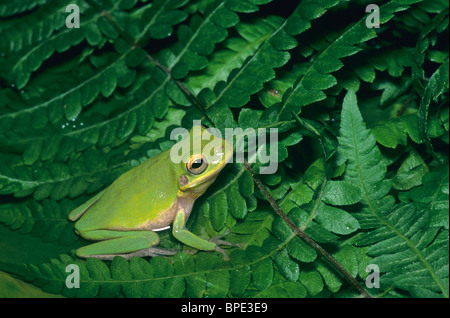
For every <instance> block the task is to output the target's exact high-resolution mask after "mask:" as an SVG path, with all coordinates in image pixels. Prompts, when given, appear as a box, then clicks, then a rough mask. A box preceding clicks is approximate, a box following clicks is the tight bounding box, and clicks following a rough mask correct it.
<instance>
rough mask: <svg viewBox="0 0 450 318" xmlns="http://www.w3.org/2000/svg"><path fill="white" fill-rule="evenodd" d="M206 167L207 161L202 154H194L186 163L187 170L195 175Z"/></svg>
mask: <svg viewBox="0 0 450 318" xmlns="http://www.w3.org/2000/svg"><path fill="white" fill-rule="evenodd" d="M206 168H208V163H207V162H206V159H205V158H203V156H202V155H194V156H192V157H191V158H189V161H188V162H187V163H186V169H187V171H189V172H190V173H192V174H195V175H198V174H201V173H203V172H205V170H206Z"/></svg>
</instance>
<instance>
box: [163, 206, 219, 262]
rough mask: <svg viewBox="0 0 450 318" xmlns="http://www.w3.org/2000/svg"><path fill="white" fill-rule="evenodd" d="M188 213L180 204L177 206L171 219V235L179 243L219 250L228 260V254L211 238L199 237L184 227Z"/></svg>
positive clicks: (202, 248)
mask: <svg viewBox="0 0 450 318" xmlns="http://www.w3.org/2000/svg"><path fill="white" fill-rule="evenodd" d="M188 215H189V214H188V213H187V211H186V210H185V209H184V208H183V207H182V206H181V207H179V209H178V211H177V213H176V215H175V219H174V221H173V229H172V233H173V236H174V237H175V238H176V239H177V240H178V241H180V242H181V243H184V244H186V245H189V246H191V247H193V248H196V249H198V250H202V251H217V252H220V253H222V254H223V256H224V259H225V260H228V254H227V253H226V252H225V250H224V249H222V248H221V247H219V246H218V244H217V243H216V242H214V241H213V240H209V241H208V240H205V239H203V238H200V237H198V236H197V235H195V234H194V233H192V232H190V231H189V230H188V229H186V221H187V216H188Z"/></svg>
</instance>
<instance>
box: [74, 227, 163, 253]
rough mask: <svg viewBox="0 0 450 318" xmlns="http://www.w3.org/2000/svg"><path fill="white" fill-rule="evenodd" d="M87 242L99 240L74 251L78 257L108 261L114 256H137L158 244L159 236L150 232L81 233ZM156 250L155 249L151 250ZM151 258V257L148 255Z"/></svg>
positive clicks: (99, 231)
mask: <svg viewBox="0 0 450 318" xmlns="http://www.w3.org/2000/svg"><path fill="white" fill-rule="evenodd" d="M83 237H84V238H86V239H89V240H100V241H99V242H96V243H93V244H91V245H87V246H83V247H81V248H79V249H78V250H77V251H76V254H77V256H78V257H83V258H88V257H95V258H99V259H105V260H110V259H113V258H114V257H115V256H122V257H125V258H127V259H129V258H131V257H133V256H145V255H138V253H139V252H141V253H142V252H143V251H144V250H147V249H150V250H151V249H152V248H153V246H156V245H158V244H159V236H158V234H156V233H155V232H152V231H114V230H92V231H87V232H85V233H83ZM153 249H156V248H153ZM150 256H151V255H150Z"/></svg>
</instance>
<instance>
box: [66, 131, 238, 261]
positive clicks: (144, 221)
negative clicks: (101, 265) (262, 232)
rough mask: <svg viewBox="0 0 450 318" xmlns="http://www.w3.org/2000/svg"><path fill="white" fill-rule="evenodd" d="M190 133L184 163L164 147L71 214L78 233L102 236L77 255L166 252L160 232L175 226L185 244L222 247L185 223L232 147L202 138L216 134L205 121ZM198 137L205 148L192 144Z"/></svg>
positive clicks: (109, 256) (91, 237)
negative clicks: (206, 126)
mask: <svg viewBox="0 0 450 318" xmlns="http://www.w3.org/2000/svg"><path fill="white" fill-rule="evenodd" d="M189 137H190V138H184V139H183V140H182V141H180V142H179V143H177V144H176V145H175V146H183V145H184V146H186V145H187V146H191V147H189V148H188V149H190V151H189V152H185V153H183V154H182V156H183V160H182V161H181V162H180V163H174V162H173V160H171V152H170V149H168V150H166V151H164V152H161V153H160V154H158V155H156V156H154V157H152V158H150V159H148V160H147V161H145V162H144V163H142V164H140V165H139V166H136V167H134V168H133V169H131V170H129V171H128V172H126V173H125V174H123V175H122V176H120V177H119V178H118V179H117V180H116V181H114V182H113V183H112V184H111V185H110V186H109V187H108V188H106V189H105V190H103V191H101V192H100V193H98V194H97V195H96V196H94V197H93V198H91V199H90V200H89V201H87V202H86V203H84V204H83V205H81V206H80V207H78V208H77V209H75V210H73V211H72V212H71V213H70V214H69V219H70V220H72V221H77V220H78V221H77V222H76V223H75V231H76V233H77V234H79V235H80V236H82V237H83V238H85V239H87V240H93V241H99V242H96V243H93V244H91V245H87V246H83V247H81V248H79V249H78V250H77V251H76V254H77V256H79V257H83V258H87V257H96V258H100V259H112V258H114V257H115V256H117V255H120V256H123V257H125V258H127V259H129V258H131V257H133V256H148V255H150V256H154V255H155V254H158V255H160V254H165V252H164V251H163V250H162V249H158V248H157V247H156V246H157V245H158V244H159V236H158V234H157V233H156V232H157V231H161V230H165V229H167V228H169V227H170V225H172V233H173V236H174V237H175V238H176V239H177V240H179V241H180V242H182V243H183V244H185V245H189V246H191V247H194V248H196V249H198V250H204V251H213V250H217V251H223V250H222V249H221V248H220V247H218V246H217V243H215V242H213V241H211V240H210V241H208V240H205V239H203V238H200V237H198V236H196V235H195V234H193V233H191V232H189V231H188V230H187V229H186V227H185V224H186V221H187V220H188V218H189V215H190V214H191V211H192V207H193V205H194V202H195V200H196V199H197V198H198V197H199V196H201V195H202V194H203V193H204V192H205V191H206V189H207V188H208V187H209V186H210V185H211V184H212V183H213V182H214V181H215V179H216V177H217V175H218V174H219V172H220V171H221V170H222V169H223V168H224V167H225V165H226V164H227V163H228V162H229V161H230V159H231V157H232V155H233V146H232V144H231V143H229V142H228V141H227V140H225V139H222V138H218V137H216V139H212V140H215V141H216V142H217V141H218V143H216V145H217V146H216V147H214V148H212V147H211V144H209V142H210V141H209V140H203V139H205V138H208V137H209V138H211V134H210V133H209V132H208V131H207V130H205V128H203V127H201V126H198V127H197V129H196V127H194V128H193V129H192V130H191V131H190V134H189ZM201 137H203V138H201ZM195 138H200V139H201V140H202V141H201V149H202V150H203V152H204V153H201V152H202V151H198V150H199V148H198V146H197V147H192V145H193V142H192V140H195ZM200 139H196V140H200ZM187 143H188V144H187ZM208 144H209V146H207V145H208ZM194 145H195V144H194ZM197 145H199V144H197ZM175 146H174V147H175ZM193 148H196V149H197V153H195V149H193ZM211 148H212V149H213V150H212V151H209V152H207V150H206V149H208V150H211ZM184 149H185V148H184ZM196 160H197V161H196ZM202 170H204V171H202Z"/></svg>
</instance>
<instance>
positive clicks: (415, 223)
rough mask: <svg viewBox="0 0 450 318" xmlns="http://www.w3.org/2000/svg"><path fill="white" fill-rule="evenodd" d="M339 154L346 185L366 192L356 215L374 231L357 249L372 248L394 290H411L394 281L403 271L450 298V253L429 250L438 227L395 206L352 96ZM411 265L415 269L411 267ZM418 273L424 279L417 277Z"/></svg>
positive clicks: (411, 209)
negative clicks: (447, 267) (449, 266)
mask: <svg viewBox="0 0 450 318" xmlns="http://www.w3.org/2000/svg"><path fill="white" fill-rule="evenodd" d="M338 153H339V155H340V157H339V158H340V162H344V161H345V162H346V164H347V165H346V170H345V174H344V181H348V182H351V183H353V184H355V185H357V186H358V187H360V189H361V191H362V194H363V201H362V202H364V204H365V207H364V209H363V211H362V212H361V213H358V214H356V217H357V218H358V219H359V220H360V224H361V227H362V228H363V229H372V231H370V232H368V233H367V234H365V235H363V237H362V238H361V239H360V240H358V245H369V244H371V245H372V246H371V247H370V248H369V250H368V254H369V255H371V256H373V257H374V260H373V262H374V264H377V265H378V266H379V268H380V270H381V272H384V273H387V274H386V276H387V277H391V278H392V279H391V280H389V282H390V283H391V284H393V285H394V286H396V287H399V288H405V289H408V290H410V288H406V287H411V285H410V286H406V285H402V284H401V283H398V284H397V283H396V282H394V280H395V279H394V278H393V277H395V276H396V275H400V273H401V275H407V276H408V280H409V281H416V283H417V286H420V285H421V284H422V282H423V281H424V280H425V281H426V283H424V284H423V286H422V287H423V288H426V289H431V290H434V291H438V292H440V293H442V295H443V296H444V297H448V286H447V287H446V280H447V281H448V279H447V278H446V274H443V273H442V268H440V266H442V264H445V257H448V255H447V256H446V255H445V254H446V253H438V254H433V253H429V252H428V251H427V248H430V249H432V250H434V248H433V247H432V246H433V244H437V243H436V241H435V240H434V239H435V236H436V233H437V231H438V228H433V227H429V225H428V220H429V215H428V214H427V213H426V212H425V211H421V210H419V209H416V208H415V206H414V205H405V206H401V205H400V206H399V205H395V200H394V198H393V197H392V196H390V195H388V193H389V191H390V189H391V184H392V183H391V181H390V180H387V179H385V176H386V171H387V168H386V164H385V163H384V162H383V161H382V160H381V155H380V151H379V149H378V147H377V146H376V141H375V138H374V137H373V135H372V134H371V133H370V131H369V130H367V129H366V127H365V124H364V122H363V119H362V117H361V114H360V112H359V110H358V108H357V101H356V96H355V94H354V93H353V92H349V93H347V95H346V97H345V99H344V104H343V109H342V116H341V129H340V137H339V150H338ZM439 244H440V243H439ZM381 254H382V255H381ZM435 262H437V263H435ZM447 262H448V261H447ZM412 263H414V264H415V265H414V266H406V265H408V264H412ZM436 264H439V266H436ZM418 270H419V271H420V272H421V274H420V275H416V274H417V271H418ZM447 274H448V273H447ZM447 276H448V275H447ZM423 277H425V278H423Z"/></svg>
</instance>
